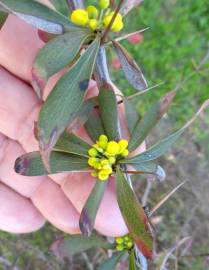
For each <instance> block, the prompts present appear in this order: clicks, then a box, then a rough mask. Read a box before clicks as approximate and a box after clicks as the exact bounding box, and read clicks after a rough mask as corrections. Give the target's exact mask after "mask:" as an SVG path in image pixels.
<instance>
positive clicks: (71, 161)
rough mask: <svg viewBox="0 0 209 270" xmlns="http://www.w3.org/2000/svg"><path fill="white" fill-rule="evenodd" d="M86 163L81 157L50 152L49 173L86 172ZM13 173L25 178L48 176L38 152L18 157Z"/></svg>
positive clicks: (87, 167) (85, 159)
mask: <svg viewBox="0 0 209 270" xmlns="http://www.w3.org/2000/svg"><path fill="white" fill-rule="evenodd" d="M87 161H88V159H87V158H84V157H81V156H77V155H73V154H66V153H60V152H52V154H51V159H50V166H51V172H50V173H59V172H76V171H87V170H88V169H89V166H88V163H87ZM15 172H16V173H19V174H21V175H27V176H37V175H48V174H49V173H48V171H47V170H46V168H45V166H44V164H43V162H42V159H41V155H40V153H39V152H31V153H27V154H25V155H22V156H21V157H19V158H18V159H17V160H16V161H15Z"/></svg>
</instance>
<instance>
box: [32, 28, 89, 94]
mask: <svg viewBox="0 0 209 270" xmlns="http://www.w3.org/2000/svg"><path fill="white" fill-rule="evenodd" d="M87 37H88V32H87V30H86V29H84V30H82V29H81V30H77V31H76V30H75V29H73V30H72V31H70V32H68V33H66V34H64V35H61V36H58V37H56V38H54V39H52V40H51V41H49V42H48V43H47V44H46V45H45V46H44V47H43V48H42V49H40V51H39V53H38V55H37V57H36V59H35V62H34V64H33V68H32V84H33V87H34V89H35V90H36V92H37V93H38V96H39V97H40V98H41V96H42V91H43V89H44V87H45V85H46V83H47V81H48V79H49V78H50V77H51V76H52V75H54V74H55V73H57V72H58V71H59V70H61V69H63V68H64V67H65V66H67V65H68V64H70V63H71V62H72V61H73V59H74V58H75V57H76V55H77V54H78V52H79V51H80V49H81V46H82V44H83V43H84V42H85V40H86V39H87Z"/></svg>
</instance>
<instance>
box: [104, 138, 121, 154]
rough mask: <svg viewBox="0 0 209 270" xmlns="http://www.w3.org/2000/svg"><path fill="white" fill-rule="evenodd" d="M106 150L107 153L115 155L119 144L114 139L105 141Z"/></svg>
mask: <svg viewBox="0 0 209 270" xmlns="http://www.w3.org/2000/svg"><path fill="white" fill-rule="evenodd" d="M106 151H107V153H108V154H109V155H112V156H114V155H117V154H118V153H119V151H120V146H119V144H118V143H117V142H115V141H110V142H108V143H107V148H106Z"/></svg>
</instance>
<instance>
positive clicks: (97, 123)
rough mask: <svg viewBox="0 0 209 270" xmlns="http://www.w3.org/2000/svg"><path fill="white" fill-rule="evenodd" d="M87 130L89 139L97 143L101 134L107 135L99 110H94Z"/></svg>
mask: <svg viewBox="0 0 209 270" xmlns="http://www.w3.org/2000/svg"><path fill="white" fill-rule="evenodd" d="M85 129H86V131H87V133H88V135H89V137H90V138H91V139H92V140H93V141H94V142H96V140H97V139H98V138H99V136H100V135H101V134H105V130H104V127H103V123H102V120H101V118H100V115H99V112H98V110H97V109H94V110H93V111H92V113H91V114H90V116H89V119H88V120H87V122H86V123H85Z"/></svg>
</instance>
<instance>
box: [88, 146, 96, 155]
mask: <svg viewBox="0 0 209 270" xmlns="http://www.w3.org/2000/svg"><path fill="white" fill-rule="evenodd" d="M88 154H89V156H90V157H96V156H97V155H98V152H97V150H96V149H95V148H90V149H89V151H88Z"/></svg>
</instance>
